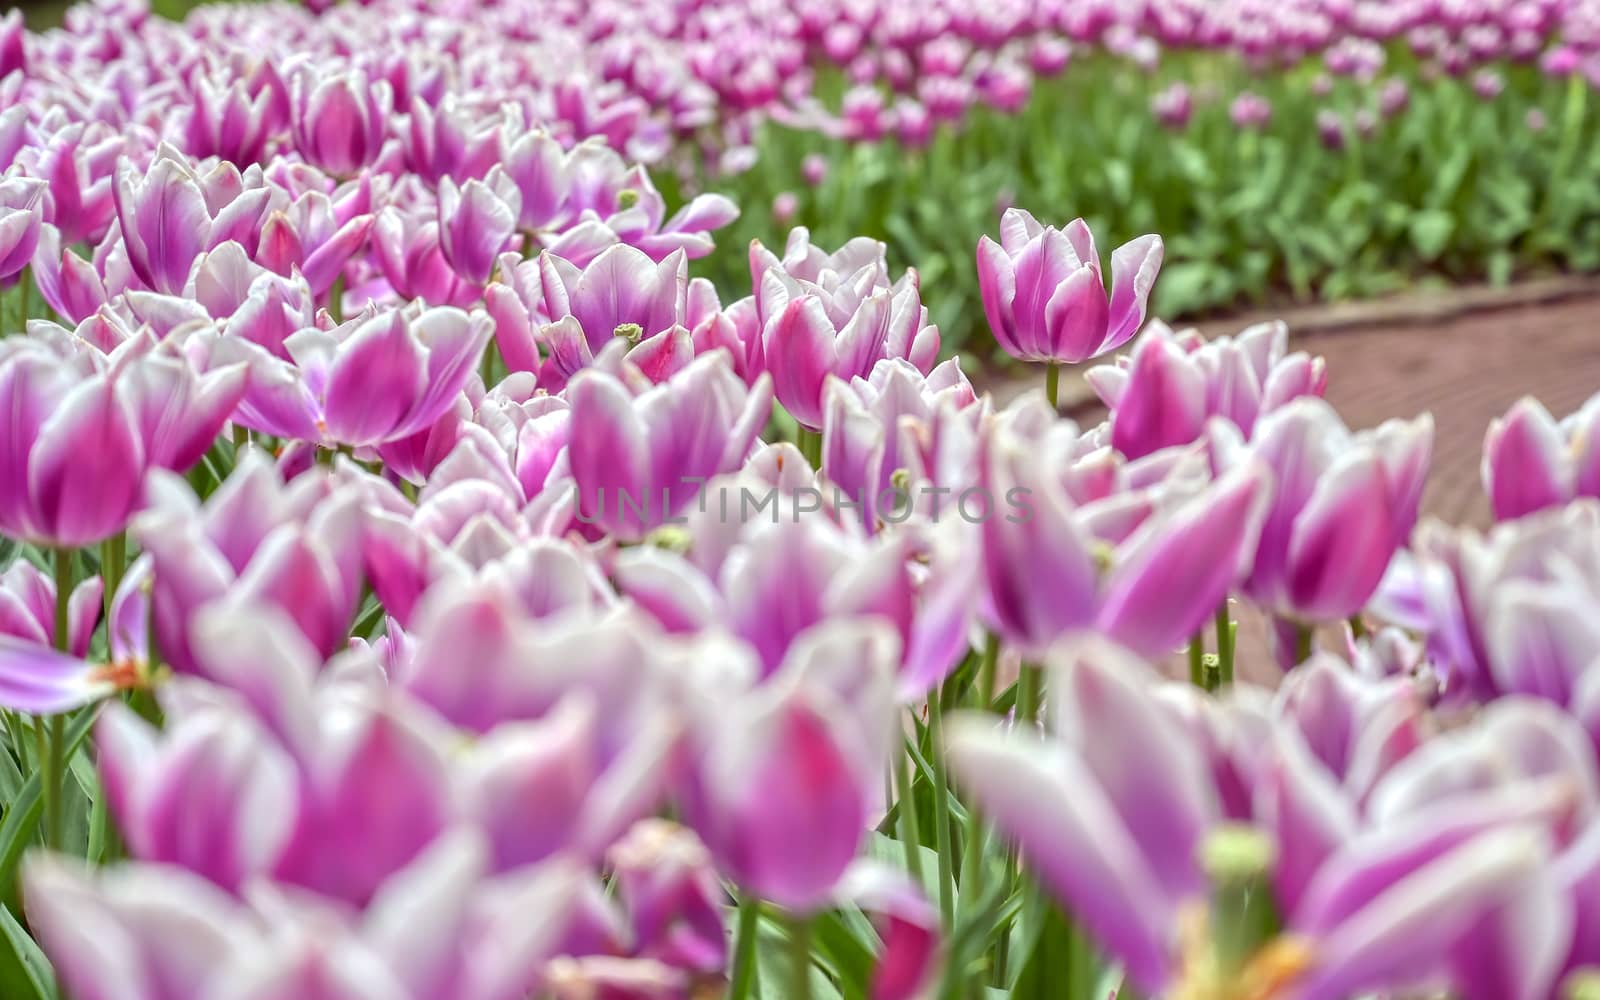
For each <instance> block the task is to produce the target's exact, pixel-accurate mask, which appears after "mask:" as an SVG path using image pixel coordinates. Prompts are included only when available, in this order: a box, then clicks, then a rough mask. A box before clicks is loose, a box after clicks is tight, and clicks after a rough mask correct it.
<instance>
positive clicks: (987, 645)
mask: <svg viewBox="0 0 1600 1000" xmlns="http://www.w3.org/2000/svg"><path fill="white" fill-rule="evenodd" d="M999 663H1000V636H999V635H997V634H995V633H994V632H990V633H989V634H988V636H986V637H985V638H984V641H983V659H982V660H981V661H980V662H979V664H978V683H977V686H976V688H975V691H976V693H977V696H978V708H979V709H981V710H982V711H985V712H987V711H988V710H989V707H990V706H991V705H993V704H994V676H995V671H996V669H997V667H998V665H999Z"/></svg>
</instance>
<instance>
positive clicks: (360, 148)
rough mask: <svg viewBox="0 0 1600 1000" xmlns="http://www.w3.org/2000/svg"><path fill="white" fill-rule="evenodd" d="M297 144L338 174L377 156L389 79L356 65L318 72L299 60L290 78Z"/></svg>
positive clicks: (384, 123)
mask: <svg viewBox="0 0 1600 1000" xmlns="http://www.w3.org/2000/svg"><path fill="white" fill-rule="evenodd" d="M290 99H291V101H292V116H291V119H290V124H291V126H292V132H293V135H294V144H295V148H296V149H298V150H299V151H300V155H302V156H304V157H305V158H306V159H307V160H308V161H310V162H311V163H313V164H315V165H316V166H318V167H321V168H322V169H323V170H326V171H327V172H328V173H330V174H333V175H334V176H336V177H352V176H354V175H355V173H356V172H357V171H358V170H360V169H361V168H362V167H364V166H367V165H368V164H370V163H372V162H373V161H374V160H376V159H377V158H378V153H379V152H380V150H381V149H382V146H383V139H384V131H385V127H386V126H387V124H388V117H389V114H390V111H391V107H390V105H391V97H390V90H389V84H388V83H386V82H385V81H382V80H379V81H376V82H373V83H369V82H368V80H367V75H366V74H365V73H363V72H361V71H360V70H344V71H335V72H331V73H327V74H325V75H320V76H319V75H318V73H317V72H316V71H315V70H313V69H311V68H310V67H306V66H302V67H301V68H300V71H299V72H298V73H296V74H295V76H294V78H293V79H292V81H291V82H290Z"/></svg>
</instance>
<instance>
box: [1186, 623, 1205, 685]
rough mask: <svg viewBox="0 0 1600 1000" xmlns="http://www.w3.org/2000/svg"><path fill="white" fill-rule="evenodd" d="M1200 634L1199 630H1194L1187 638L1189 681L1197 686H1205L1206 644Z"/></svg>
mask: <svg viewBox="0 0 1600 1000" xmlns="http://www.w3.org/2000/svg"><path fill="white" fill-rule="evenodd" d="M1201 636H1202V633H1201V632H1196V633H1195V634H1194V637H1193V638H1191V639H1190V640H1189V683H1190V684H1193V685H1194V686H1195V687H1197V688H1204V687H1205V686H1206V668H1205V656H1206V644H1205V640H1204V639H1203V638H1201Z"/></svg>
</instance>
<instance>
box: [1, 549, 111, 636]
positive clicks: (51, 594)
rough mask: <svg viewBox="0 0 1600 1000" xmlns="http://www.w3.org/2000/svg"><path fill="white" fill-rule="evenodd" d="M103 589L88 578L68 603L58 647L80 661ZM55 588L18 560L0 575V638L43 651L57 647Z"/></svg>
mask: <svg viewBox="0 0 1600 1000" xmlns="http://www.w3.org/2000/svg"><path fill="white" fill-rule="evenodd" d="M103 589H104V588H103V586H102V584H101V581H100V578H99V577H98V576H91V577H89V578H88V579H87V580H84V581H83V582H81V583H79V584H78V585H77V586H76V587H74V588H73V590H72V593H71V595H69V597H68V600H67V639H66V641H65V642H64V643H63V644H62V645H61V647H60V648H64V649H65V650H66V651H67V652H68V653H71V654H72V655H73V656H75V657H78V658H79V659H82V658H83V657H86V656H88V655H89V639H90V637H91V636H93V635H94V629H95V625H96V620H97V618H98V617H99V611H100V598H101V596H102V594H103ZM55 632H56V585H55V581H54V580H52V579H51V578H50V577H49V576H47V575H45V574H44V573H41V572H40V571H39V570H38V569H37V568H36V567H35V566H34V565H33V564H32V563H30V562H28V561H27V560H25V559H19V560H17V561H16V562H14V563H12V564H11V566H10V567H8V568H7V569H6V570H5V572H3V573H0V635H4V636H11V637H13V638H16V639H20V640H23V641H24V642H26V643H31V644H33V645H36V646H39V647H41V648H45V649H53V648H57V644H56V638H57V637H56V634H55Z"/></svg>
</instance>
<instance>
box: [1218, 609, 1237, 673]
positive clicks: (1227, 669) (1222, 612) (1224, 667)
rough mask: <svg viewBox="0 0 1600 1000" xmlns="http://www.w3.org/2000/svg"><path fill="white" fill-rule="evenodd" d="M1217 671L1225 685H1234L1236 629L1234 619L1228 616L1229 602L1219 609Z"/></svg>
mask: <svg viewBox="0 0 1600 1000" xmlns="http://www.w3.org/2000/svg"><path fill="white" fill-rule="evenodd" d="M1216 624H1217V670H1218V673H1219V674H1220V676H1221V679H1222V683H1223V684H1232V683H1233V630H1234V628H1235V626H1234V624H1233V620H1232V618H1231V617H1230V616H1229V614H1228V602H1227V600H1226V599H1224V600H1223V602H1222V607H1220V608H1218V609H1217V622H1216Z"/></svg>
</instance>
